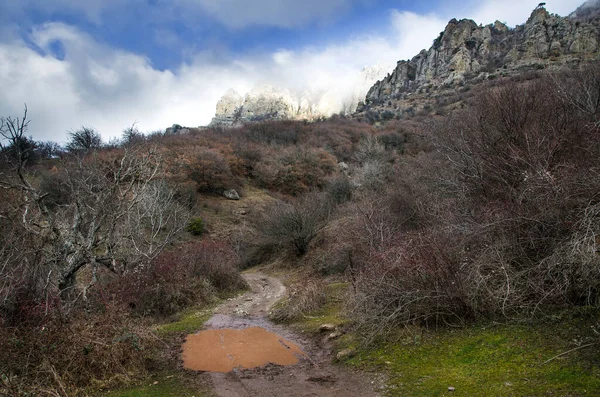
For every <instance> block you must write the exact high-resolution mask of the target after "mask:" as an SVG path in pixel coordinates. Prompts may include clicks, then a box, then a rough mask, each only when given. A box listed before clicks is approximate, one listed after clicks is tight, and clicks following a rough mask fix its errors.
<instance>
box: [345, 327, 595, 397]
mask: <svg viewBox="0 0 600 397" xmlns="http://www.w3.org/2000/svg"><path fill="white" fill-rule="evenodd" d="M597 318H598V317H597ZM594 324H596V325H597V321H595V322H593V323H590V322H589V319H588V320H586V321H579V320H577V321H570V320H568V321H564V320H562V321H553V322H550V323H548V322H546V323H537V324H533V325H488V326H483V325H478V326H474V327H471V328H467V329H461V330H454V331H437V332H434V331H423V332H422V333H420V334H413V335H412V336H409V337H406V338H405V339H404V340H403V341H401V342H398V343H388V344H385V345H382V346H379V347H378V348H376V349H373V350H366V351H362V352H360V353H359V354H358V355H357V356H356V357H354V358H352V359H350V360H349V361H348V363H349V364H351V365H354V366H358V367H362V368H365V367H366V368H371V369H375V370H383V371H385V372H387V373H388V374H389V383H388V389H387V395H389V396H449V395H452V396H597V395H600V346H598V345H595V346H591V347H588V348H585V349H581V350H578V351H574V352H571V353H569V354H568V355H565V356H562V357H559V358H556V359H554V360H552V361H550V362H548V363H547V364H544V362H545V361H546V360H548V359H550V358H552V357H555V356H556V355H558V354H560V353H562V352H566V351H568V350H570V349H572V348H574V347H576V346H577V345H578V344H579V345H582V344H585V341H586V339H585V338H588V339H587V342H588V343H589V341H590V340H592V341H593V339H589V338H591V337H592V336H591V335H590V334H589V332H590V328H591V327H593V326H594ZM586 328H587V329H586ZM582 334H584V335H585V334H587V335H588V336H587V337H585V338H583V339H582V337H583V335H582ZM595 337H596V338H598V336H597V335H596V336H595ZM448 387H455V388H456V390H455V391H454V392H450V391H448Z"/></svg>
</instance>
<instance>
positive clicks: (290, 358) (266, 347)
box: [183, 327, 305, 372]
mask: <svg viewBox="0 0 600 397" xmlns="http://www.w3.org/2000/svg"><path fill="white" fill-rule="evenodd" d="M303 356H305V354H304V352H303V351H302V350H301V349H300V347H298V346H297V345H296V344H294V343H292V342H290V341H288V340H285V339H283V338H282V337H280V336H279V335H277V334H275V333H273V332H269V331H267V330H266V329H264V328H262V327H249V328H243V329H233V328H223V329H211V330H207V331H201V332H199V333H197V334H194V335H189V336H188V337H187V340H186V341H185V343H184V344H183V366H184V367H185V368H187V369H191V370H194V371H205V372H230V371H233V370H234V369H236V368H244V369H251V368H257V367H262V366H264V365H267V364H269V363H272V364H278V365H292V364H296V363H297V362H298V360H299V358H301V357H303Z"/></svg>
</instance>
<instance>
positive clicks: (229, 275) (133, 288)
mask: <svg viewBox="0 0 600 397" xmlns="http://www.w3.org/2000/svg"><path fill="white" fill-rule="evenodd" d="M244 287H245V282H244V281H243V279H242V278H241V277H240V275H239V273H238V270H237V262H236V257H235V253H234V252H233V250H232V248H231V247H230V246H229V244H227V243H225V242H222V241H214V240H204V241H202V242H200V243H190V244H187V245H185V246H181V247H179V248H178V249H177V250H174V251H168V252H164V253H163V254H161V255H160V256H159V257H157V258H156V259H154V260H153V261H151V262H150V263H148V264H145V265H144V266H143V267H141V268H137V269H135V270H134V271H132V272H130V273H128V274H126V275H125V276H123V277H121V278H119V279H118V280H116V281H115V282H114V283H112V284H109V285H108V286H107V289H106V290H105V291H101V295H102V298H101V299H105V298H104V297H108V299H110V300H112V301H115V302H122V303H125V304H127V305H129V307H130V308H132V309H134V311H135V312H137V313H140V314H151V315H163V316H166V315H170V314H173V313H175V312H177V311H180V310H182V309H183V308H185V307H187V306H189V305H191V304H194V303H198V302H209V301H210V300H212V299H214V294H215V293H217V292H227V291H234V290H238V289H241V288H244Z"/></svg>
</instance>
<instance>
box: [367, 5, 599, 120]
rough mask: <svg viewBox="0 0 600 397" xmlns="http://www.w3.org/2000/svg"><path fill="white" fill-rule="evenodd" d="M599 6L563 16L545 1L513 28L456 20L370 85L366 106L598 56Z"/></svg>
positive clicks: (384, 107)
mask: <svg viewBox="0 0 600 397" xmlns="http://www.w3.org/2000/svg"><path fill="white" fill-rule="evenodd" d="M599 10H600V0H590V1H588V2H587V3H585V4H584V5H582V6H581V7H580V8H579V9H578V10H576V11H575V12H574V13H573V14H571V16H569V17H560V16H558V15H554V14H550V13H549V12H548V11H547V10H546V9H545V8H544V4H543V3H540V5H539V6H538V7H536V8H535V9H534V10H533V12H532V13H531V16H530V17H529V19H528V20H527V22H526V23H525V24H523V25H520V26H517V27H516V28H514V29H509V28H508V27H507V26H506V25H505V24H503V23H501V22H499V21H496V22H495V23H494V24H490V25H487V26H481V25H478V24H477V23H476V22H475V21H473V20H470V19H461V20H457V19H452V20H451V21H449V22H448V25H447V26H446V28H445V29H444V31H443V32H442V33H440V35H439V37H437V38H436V39H435V40H434V41H433V44H432V46H431V47H430V48H429V50H422V51H421V52H420V53H419V54H417V55H416V56H415V57H413V58H412V59H411V60H409V61H400V62H398V64H397V66H396V69H395V70H394V71H393V73H391V74H390V75H388V76H387V77H386V78H384V79H382V80H381V81H378V82H377V83H376V84H375V85H374V86H373V87H372V88H371V90H369V92H368V93H367V98H366V102H365V103H366V107H367V108H372V107H374V106H375V107H377V106H379V107H381V108H382V109H379V110H386V111H393V112H395V113H400V112H401V107H402V105H401V104H400V105H398V104H396V105H393V104H392V102H394V101H402V100H404V99H405V97H406V95H410V93H414V92H417V91H421V90H423V89H426V90H427V92H429V91H430V90H436V89H439V88H444V87H446V88H451V87H456V86H462V85H464V84H467V83H477V82H481V81H483V80H486V79H492V78H497V77H500V76H510V75H514V74H518V73H522V72H523V71H526V70H538V69H545V68H557V67H563V66H568V65H577V64H579V63H581V62H585V61H592V60H598V58H599V55H600V52H599V49H600V45H599V43H600V33H599V32H600V18H596V19H594V18H593V15H597V13H598V11H599ZM389 106H391V107H392V108H391V109H388V107H389ZM360 110H364V109H360Z"/></svg>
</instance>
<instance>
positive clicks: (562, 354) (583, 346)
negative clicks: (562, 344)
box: [542, 342, 598, 365]
mask: <svg viewBox="0 0 600 397" xmlns="http://www.w3.org/2000/svg"><path fill="white" fill-rule="evenodd" d="M597 344H598V342H594V343H588V344H587V345H581V346H577V347H576V348H574V349H571V350H568V351H566V352H564V353H560V354H558V355H556V356H554V357H552V358H551V359H548V360H546V361H544V362H543V363H542V365H546V364H548V363H549V362H550V361H552V360H554V359H557V358H559V357H562V356H566V355H567V354H569V353H571V352H574V351H576V350H580V349H583V348H585V347H590V346H594V345H597Z"/></svg>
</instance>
